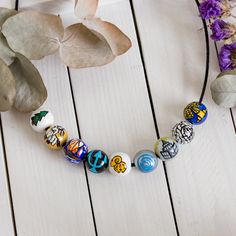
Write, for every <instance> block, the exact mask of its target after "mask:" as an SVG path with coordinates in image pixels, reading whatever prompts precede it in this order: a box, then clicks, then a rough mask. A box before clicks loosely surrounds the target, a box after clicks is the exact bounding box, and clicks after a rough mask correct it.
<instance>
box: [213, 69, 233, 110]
mask: <svg viewBox="0 0 236 236" xmlns="http://www.w3.org/2000/svg"><path fill="white" fill-rule="evenodd" d="M211 95H212V98H213V100H214V102H215V103H216V104H218V105H219V106H222V107H225V108H231V107H235V106H236V71H226V72H222V73H220V74H219V75H218V76H217V78H216V79H215V80H214V81H213V82H212V83H211Z"/></svg>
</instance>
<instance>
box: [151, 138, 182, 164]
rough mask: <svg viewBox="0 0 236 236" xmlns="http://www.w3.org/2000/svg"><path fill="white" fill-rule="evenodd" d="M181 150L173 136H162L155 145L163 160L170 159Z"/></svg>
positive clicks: (158, 154)
mask: <svg viewBox="0 0 236 236" xmlns="http://www.w3.org/2000/svg"><path fill="white" fill-rule="evenodd" d="M178 151H179V147H178V144H177V142H176V141H175V140H174V139H172V138H167V137H164V138H160V139H158V140H157V142H156V145H155V153H156V154H157V156H158V157H159V158H160V159H161V160H163V161H168V160H170V159H172V158H174V157H175V156H176V155H177V154H178Z"/></svg>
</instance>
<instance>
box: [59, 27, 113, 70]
mask: <svg viewBox="0 0 236 236" xmlns="http://www.w3.org/2000/svg"><path fill="white" fill-rule="evenodd" d="M60 56H61V59H62V61H63V62H64V63H65V64H66V65H67V66H70V67H72V68H83V67H91V66H101V65H105V64H107V63H109V62H111V61H112V60H113V59H114V58H115V56H114V55H113V53H112V50H111V48H110V46H109V45H108V43H107V42H106V40H105V39H104V38H103V37H102V35H100V36H99V37H98V34H97V33H96V34H94V33H93V32H91V31H90V30H89V29H88V28H87V27H85V26H84V25H83V24H80V23H79V24H74V25H71V26H69V27H68V28H66V29H65V35H64V39H63V41H62V44H61V47H60Z"/></svg>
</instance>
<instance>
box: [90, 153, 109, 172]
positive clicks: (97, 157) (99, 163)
mask: <svg viewBox="0 0 236 236" xmlns="http://www.w3.org/2000/svg"><path fill="white" fill-rule="evenodd" d="M86 159H87V166H88V169H89V170H90V171H91V172H93V173H101V172H103V171H104V170H105V169H106V168H107V167H108V162H109V160H108V157H107V155H106V153H104V152H103V151H101V150H93V151H90V152H89V153H88V154H87V157H86Z"/></svg>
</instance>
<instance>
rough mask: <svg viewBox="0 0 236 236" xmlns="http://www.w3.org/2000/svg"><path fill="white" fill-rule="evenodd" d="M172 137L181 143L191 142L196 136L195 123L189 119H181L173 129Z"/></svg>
mask: <svg viewBox="0 0 236 236" xmlns="http://www.w3.org/2000/svg"><path fill="white" fill-rule="evenodd" d="M172 137H173V138H174V139H175V140H176V141H177V143H179V144H186V143H190V142H191V141H192V140H193V137H194V130H193V125H192V124H190V123H189V122H187V121H181V122H180V123H178V124H176V125H175V126H174V128H173V129H172Z"/></svg>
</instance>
